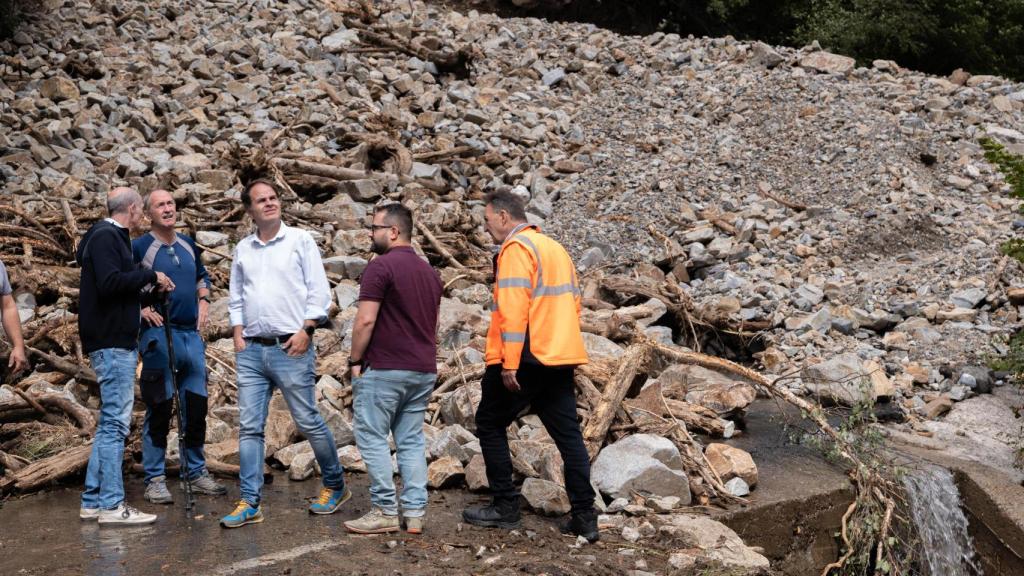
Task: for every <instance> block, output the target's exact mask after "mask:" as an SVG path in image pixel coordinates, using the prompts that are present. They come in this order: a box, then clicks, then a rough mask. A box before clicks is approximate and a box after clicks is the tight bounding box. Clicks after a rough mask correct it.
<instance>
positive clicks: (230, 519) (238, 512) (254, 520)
mask: <svg viewBox="0 0 1024 576" xmlns="http://www.w3.org/2000/svg"><path fill="white" fill-rule="evenodd" d="M260 522H263V508H262V507H261V506H256V507H255V508H253V506H252V504H249V503H248V502H246V501H245V500H239V501H238V506H235V511H234V512H232V513H231V514H228V515H227V516H225V517H223V518H221V519H220V525H221V526H223V527H225V528H238V527H239V526H245V525H246V524H258V523H260Z"/></svg>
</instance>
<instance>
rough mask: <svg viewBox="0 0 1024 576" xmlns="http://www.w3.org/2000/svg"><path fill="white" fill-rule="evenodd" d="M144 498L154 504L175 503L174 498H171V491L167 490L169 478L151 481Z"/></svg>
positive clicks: (161, 477) (160, 477)
mask: <svg viewBox="0 0 1024 576" xmlns="http://www.w3.org/2000/svg"><path fill="white" fill-rule="evenodd" d="M142 497H143V498H145V499H146V501H147V502H152V503H153V504H173V503H174V497H173V496H171V492H170V490H168V489H167V478H166V477H165V476H157V477H156V478H153V479H152V480H150V481H149V484H147V485H146V492H145V493H144V494H143V495H142Z"/></svg>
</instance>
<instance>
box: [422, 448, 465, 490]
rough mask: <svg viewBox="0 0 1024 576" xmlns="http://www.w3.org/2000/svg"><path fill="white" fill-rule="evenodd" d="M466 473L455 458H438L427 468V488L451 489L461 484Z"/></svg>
mask: <svg viewBox="0 0 1024 576" xmlns="http://www.w3.org/2000/svg"><path fill="white" fill-rule="evenodd" d="M465 476H466V471H465V469H464V468H463V467H462V462H459V460H458V459H457V458H452V457H451V456H445V457H444V458H438V459H437V460H434V461H433V462H431V463H430V466H427V486H430V487H431V488H451V487H453V486H458V485H459V484H462V480H463V479H464V478H465Z"/></svg>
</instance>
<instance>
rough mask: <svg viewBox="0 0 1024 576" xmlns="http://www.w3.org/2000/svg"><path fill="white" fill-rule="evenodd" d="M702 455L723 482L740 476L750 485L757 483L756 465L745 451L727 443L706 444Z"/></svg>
mask: <svg viewBox="0 0 1024 576" xmlns="http://www.w3.org/2000/svg"><path fill="white" fill-rule="evenodd" d="M704 457H705V458H707V459H708V463H709V464H711V467H712V468H713V469H714V470H715V473H716V474H718V476H719V477H720V478H721V479H722V481H723V482H725V481H728V480H731V479H733V478H742V479H743V481H744V482H746V483H747V485H748V486H750V487H753V486H756V485H757V465H756V464H754V459H753V458H752V457H751V456H750V454H749V453H747V452H746V451H744V450H740V449H739V448H733V447H732V446H729V445H728V444H708V447H707V448H705V449H704Z"/></svg>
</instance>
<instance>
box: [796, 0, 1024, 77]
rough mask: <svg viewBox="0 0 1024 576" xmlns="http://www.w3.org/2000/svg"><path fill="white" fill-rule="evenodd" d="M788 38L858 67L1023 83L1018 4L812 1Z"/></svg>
mask: <svg viewBox="0 0 1024 576" xmlns="http://www.w3.org/2000/svg"><path fill="white" fill-rule="evenodd" d="M798 4H801V5H802V6H800V7H798V8H796V9H795V10H796V21H797V22H799V24H798V25H797V26H796V27H795V28H794V29H793V30H792V32H791V37H790V40H791V42H793V43H795V44H802V43H806V42H810V41H811V40H818V41H819V42H820V43H821V44H822V46H825V47H826V48H828V49H831V50H835V51H836V52H840V53H843V54H848V55H850V56H853V57H855V58H857V59H858V60H860V61H861V62H862V63H866V62H869V61H870V60H873V59H876V58H883V59H889V60H896V61H897V62H899V63H900V64H901V65H903V66H906V67H910V68H914V69H918V70H923V71H926V72H932V73H936V74H948V73H949V72H950V71H952V70H953V69H954V68H964V69H966V70H969V71H970V72H972V73H975V74H1001V75H1004V76H1008V77H1012V78H1024V0H852V1H849V0H846V1H843V0H812V1H811V2H799V3H798Z"/></svg>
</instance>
